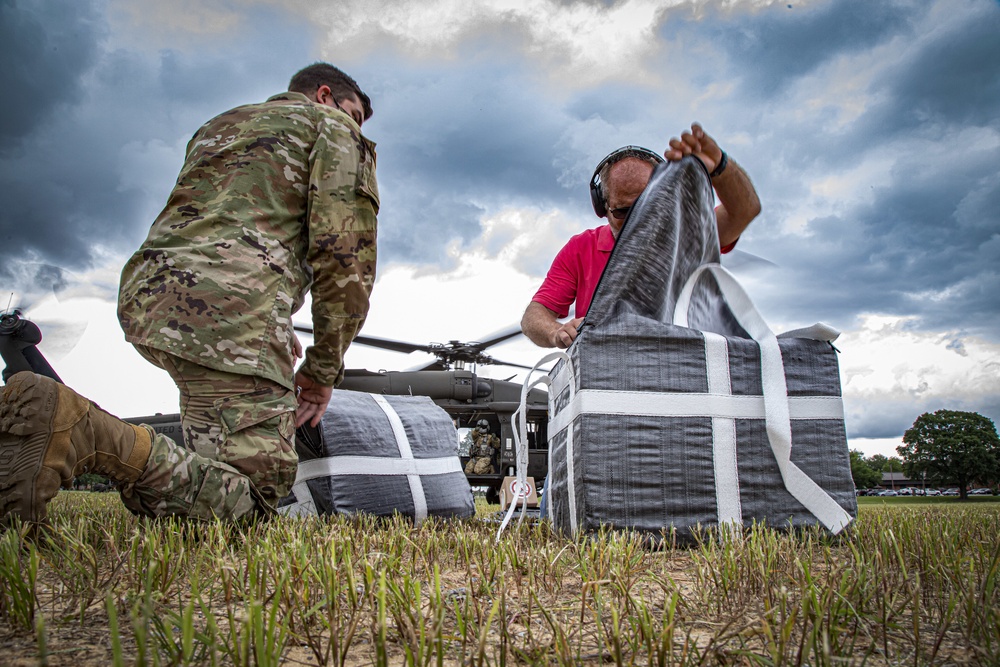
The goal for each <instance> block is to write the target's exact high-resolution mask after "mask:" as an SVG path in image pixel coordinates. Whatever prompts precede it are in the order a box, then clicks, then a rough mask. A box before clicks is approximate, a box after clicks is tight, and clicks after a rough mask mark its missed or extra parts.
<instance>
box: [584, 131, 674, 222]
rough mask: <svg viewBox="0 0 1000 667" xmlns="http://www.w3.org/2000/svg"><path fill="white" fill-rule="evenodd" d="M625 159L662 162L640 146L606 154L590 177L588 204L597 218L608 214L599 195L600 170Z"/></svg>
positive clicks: (619, 149) (661, 159) (651, 152)
mask: <svg viewBox="0 0 1000 667" xmlns="http://www.w3.org/2000/svg"><path fill="white" fill-rule="evenodd" d="M626 157H637V158H652V159H653V160H654V161H655V162H657V163H660V162H663V156H662V155H660V154H659V153H656V152H653V151H651V150H649V149H648V148H643V147H642V146H631V145H629V146H622V147H621V148H618V149H616V150H613V151H611V152H610V153H608V154H607V155H606V156H605V157H604V159H603V160H601V161H600V162H598V163H597V168H596V169H594V175H593V176H591V177H590V203H591V204H593V205H594V213H596V214H597V217H598V218H603V217H605V216H606V215H607V214H608V205H607V203H606V202H605V201H604V196H603V195H602V194H601V169H604V165H607V164H614V163H615V162H618V161H619V160H624V159H625V158H626Z"/></svg>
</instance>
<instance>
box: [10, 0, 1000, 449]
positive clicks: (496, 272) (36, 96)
mask: <svg viewBox="0 0 1000 667" xmlns="http://www.w3.org/2000/svg"><path fill="white" fill-rule="evenodd" d="M998 35H1000V3H998V2H996V0H939V1H933V0H922V1H905V0H904V1H891V0H886V1H884V2H877V3H876V2H870V0H806V1H802V0H783V1H782V2H759V1H751V0H746V1H744V0H725V1H721V0H714V1H706V2H699V1H697V0H692V1H687V2H681V1H671V0H627V1H624V2H610V1H601V0H593V1H587V2H584V1H581V2H573V1H569V0H562V1H557V0H531V1H530V2H529V1H527V0H483V1H481V2H468V1H460V0H425V1H420V2H418V1H416V0H412V1H410V0H379V1H376V0H339V1H338V2H335V3H334V2H316V1H314V0H274V1H270V0H242V1H239V2H237V1H236V0H0V54H2V59H3V60H2V62H3V63H4V67H2V68H0V89H2V90H4V98H5V100H6V101H5V103H4V104H3V105H2V106H0V289H2V294H3V303H2V304H0V309H3V308H6V307H7V302H8V301H9V300H10V301H11V302H12V303H13V304H14V305H17V306H21V307H23V308H25V309H26V311H27V312H28V314H29V315H30V316H32V317H34V318H35V319H36V321H38V322H40V323H43V326H45V331H46V332H47V333H48V337H47V338H46V340H45V341H44V342H43V344H42V346H41V347H42V350H43V352H45V353H46V354H47V356H48V357H50V359H51V360H52V361H53V362H54V364H55V365H56V367H57V370H59V372H60V373H61V375H62V376H63V378H64V379H65V380H66V381H67V382H68V383H69V384H70V385H72V386H74V387H75V388H77V389H78V390H80V391H82V392H83V393H85V394H87V395H89V396H91V397H92V398H94V399H96V400H97V401H98V402H100V403H101V404H102V405H103V406H104V407H105V408H107V409H109V410H111V411H113V412H117V413H118V414H122V415H136V414H149V413H152V412H157V411H162V412H172V411H175V410H176V395H175V390H174V388H173V386H172V384H171V383H170V381H169V379H168V378H166V376H165V374H163V373H162V372H161V371H157V370H155V369H152V368H151V367H150V366H149V365H148V364H146V363H145V362H143V361H142V360H141V359H140V358H139V357H138V356H137V355H136V354H135V353H134V352H132V351H131V348H130V347H129V346H128V345H126V344H125V343H124V342H123V339H122V335H121V332H120V330H119V329H118V327H117V322H116V320H115V314H114V300H115V297H116V292H117V281H118V272H119V271H120V268H121V266H122V264H123V263H124V261H125V259H126V258H127V257H128V255H129V254H131V252H132V251H133V250H134V249H135V248H136V247H137V246H138V244H139V243H140V242H141V241H142V239H143V238H144V237H145V234H146V231H147V229H148V227H149V225H150V223H151V222H152V220H153V218H154V217H155V215H156V213H157V212H158V211H159V209H160V208H161V207H162V205H163V203H164V201H165V199H166V196H167V194H168V192H169V190H170V187H171V186H172V185H173V181H174V179H175V177H176V174H177V171H178V169H179V167H180V165H181V162H182V159H183V149H184V146H185V144H186V143H187V141H188V139H189V138H190V136H191V135H192V133H193V132H194V131H195V130H196V129H197V128H198V126H199V125H200V124H201V123H202V122H204V121H205V120H207V119H208V118H210V117H211V116H214V115H215V114H217V113H219V112H221V111H224V110H226V109H228V108H230V107H232V106H236V105H239V104H244V103H249V102H255V101H260V100H263V99H265V98H266V97H268V96H269V95H271V94H273V93H275V92H278V91H281V90H284V89H285V87H286V85H287V81H288V78H289V77H290V75H291V74H292V73H293V72H294V71H296V70H297V69H299V68H300V67H302V66H304V65H306V64H309V63H311V62H314V61H316V60H325V61H329V62H332V63H334V64H336V65H338V66H340V67H342V68H343V69H345V70H346V71H348V72H349V73H350V74H352V75H353V76H354V77H355V78H356V79H357V81H358V82H359V84H360V85H361V87H362V88H363V89H364V90H365V91H366V92H368V93H369V94H370V96H371V98H372V102H373V106H374V108H375V115H374V116H373V118H372V119H371V121H370V122H368V123H366V124H365V128H364V129H365V133H366V134H367V135H368V136H369V137H370V138H372V139H373V140H374V141H376V142H377V143H378V153H379V167H378V177H379V185H380V190H381V192H382V197H383V199H382V210H381V213H380V215H379V225H380V229H379V252H380V256H379V280H378V282H377V284H376V288H375V294H374V299H373V306H372V313H371V317H370V318H369V321H368V324H367V325H366V327H365V333H367V334H369V335H374V336H380V337H387V338H398V339H403V340H407V341H411V342H417V343H428V342H432V341H434V342H446V341H448V340H452V339H461V340H475V339H477V338H481V337H483V336H484V335H485V334H487V333H489V332H491V331H495V330H497V329H500V328H502V327H505V326H508V325H510V324H513V323H516V322H517V321H518V320H519V319H520V315H521V313H522V311H523V309H524V306H525V305H526V304H527V302H528V301H529V300H530V298H531V295H532V294H533V292H534V290H535V288H536V287H537V285H538V284H539V283H540V281H541V279H542V277H543V276H544V274H545V272H546V270H547V269H548V265H549V263H550V262H551V260H552V257H553V256H554V254H555V252H556V251H557V250H558V248H559V247H560V246H561V244H562V243H563V242H564V241H565V239H567V238H568V237H569V236H571V235H572V234H574V233H577V232H579V231H582V230H583V229H586V228H588V227H593V226H596V225H597V224H599V223H600V222H602V221H599V220H598V219H597V218H596V217H594V215H593V212H592V210H591V209H590V204H589V198H588V193H587V181H588V179H589V177H590V174H591V171H592V170H593V168H594V165H595V164H596V162H597V161H598V160H599V159H600V158H601V157H603V156H604V155H605V154H607V153H608V152H610V151H611V150H613V149H614V148H616V147H618V146H620V145H624V144H630V143H631V144H641V145H645V146H648V147H650V148H653V149H655V150H660V151H662V150H663V149H664V147H665V146H666V144H667V141H668V140H669V139H670V137H671V136H676V135H678V134H679V133H680V132H681V131H682V130H684V129H685V128H686V127H688V126H689V125H690V123H691V122H692V121H699V122H701V123H702V124H703V126H704V127H705V129H706V130H707V131H708V132H709V133H710V134H712V135H713V136H714V137H715V138H716V139H717V141H718V142H719V144H720V145H721V146H722V147H723V148H724V149H725V150H726V151H727V152H728V153H729V154H730V155H731V156H732V157H733V158H735V159H736V160H738V161H739V163H740V164H742V165H743V166H744V168H745V169H746V171H747V172H748V173H749V174H750V176H751V178H752V180H753V181H754V183H755V185H756V188H757V190H758V192H759V195H760V199H761V202H762V205H763V212H762V214H761V215H760V217H759V218H758V219H757V220H756V221H754V223H753V224H752V225H751V227H750V228H749V230H748V231H747V232H746V233H745V235H744V237H743V239H742V240H741V241H740V244H739V246H738V252H736V253H734V254H733V255H732V256H731V257H727V262H728V263H729V264H730V266H731V267H732V268H733V270H734V271H735V272H736V273H737V275H738V276H739V277H740V279H741V280H742V281H743V283H744V285H745V286H746V287H747V289H748V291H749V292H750V294H751V296H752V297H753V298H754V300H755V301H756V303H757V305H758V306H759V308H760V309H761V311H762V312H763V313H764V315H765V317H766V318H767V319H768V321H769V322H770V323H771V325H772V327H773V328H774V330H775V331H778V332H780V331H783V330H787V329H791V328H795V327H798V326H803V325H808V324H811V323H813V322H816V321H822V322H826V323H829V324H831V325H833V326H834V327H836V328H838V329H840V330H841V331H843V335H842V336H841V338H840V340H839V341H838V348H839V349H840V350H841V374H842V380H843V384H844V394H845V401H846V410H847V426H848V435H849V438H850V440H851V445H852V447H855V448H859V449H861V450H862V451H865V452H866V453H875V452H883V453H890V454H894V450H893V448H894V446H895V444H897V443H898V442H899V438H900V437H901V435H902V433H903V431H905V430H906V428H908V427H909V426H910V425H911V424H912V423H913V420H914V419H915V418H916V417H917V416H918V415H919V414H921V413H922V412H925V411H929V410H936V409H939V408H949V409H958V410H974V411H978V412H980V413H982V414H985V415H987V416H988V417H990V418H992V419H993V420H994V421H996V420H998V419H1000V281H998V274H997V272H998V260H1000V38H998ZM303 315H304V314H303ZM303 321H305V320H303ZM491 352H492V353H493V354H494V355H495V356H497V357H501V358H503V359H507V360H512V361H519V362H522V363H533V362H534V361H535V360H537V359H538V358H539V357H540V356H541V353H542V351H541V350H539V349H538V348H534V347H533V346H532V345H531V344H530V343H527V342H526V341H523V340H522V341H520V342H517V341H515V342H513V343H510V344H506V345H503V346H498V347H496V348H493V349H492V350H491ZM348 362H349V365H351V366H352V367H362V366H363V367H368V368H388V369H398V368H405V367H408V366H410V365H412V364H413V363H415V362H414V359H412V358H409V357H407V356H406V355H401V354H398V353H389V352H383V351H372V350H370V349H363V348H360V347H359V346H355V348H352V350H351V351H350V352H349V355H348ZM481 370H482V369H481ZM489 371H490V372H491V374H493V375H494V376H509V375H510V374H512V373H513V372H514V371H513V370H511V371H508V370H507V369H498V368H496V367H493V368H490V369H489Z"/></svg>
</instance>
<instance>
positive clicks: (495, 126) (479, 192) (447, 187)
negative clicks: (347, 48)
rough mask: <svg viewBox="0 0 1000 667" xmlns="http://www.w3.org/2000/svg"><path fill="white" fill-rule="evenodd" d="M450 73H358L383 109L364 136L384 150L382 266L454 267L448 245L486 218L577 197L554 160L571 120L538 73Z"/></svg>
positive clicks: (378, 65)
mask: <svg viewBox="0 0 1000 667" xmlns="http://www.w3.org/2000/svg"><path fill="white" fill-rule="evenodd" d="M444 67H445V71H444V73H442V64H441V63H439V62H435V63H430V64H428V65H426V66H425V67H421V65H420V64H413V65H409V66H405V65H402V64H401V63H399V62H397V61H393V62H392V63H391V64H390V63H388V62H383V61H379V60H377V59H376V60H374V61H371V62H367V63H365V65H364V66H363V67H361V68H358V71H357V73H356V74H355V72H354V71H353V70H351V71H352V74H353V75H355V76H356V78H357V79H358V81H359V83H361V85H362V87H364V88H365V89H366V91H367V92H369V93H370V94H371V95H372V99H373V104H374V105H375V116H374V117H373V119H372V122H371V124H370V128H369V125H366V126H365V130H366V133H368V134H369V135H370V136H371V137H372V138H373V139H374V140H375V141H377V142H378V143H379V148H378V150H379V153H378V156H379V157H378V160H379V162H378V173H379V184H380V190H381V195H382V208H381V210H380V212H379V249H380V261H381V260H382V259H384V260H385V261H387V262H395V261H403V262H412V263H417V264H430V265H432V264H441V263H447V261H448V260H447V256H446V245H447V243H448V242H449V241H451V240H455V239H457V240H460V241H461V242H463V243H466V242H469V241H471V240H472V239H474V238H476V237H478V236H479V234H480V233H481V226H480V222H481V219H482V217H483V216H484V214H487V213H491V212H496V211H498V210H500V209H501V208H503V207H504V206H525V205H534V206H541V207H547V206H555V205H561V206H568V205H571V204H570V202H571V201H572V199H573V198H574V197H573V195H574V194H577V193H567V191H566V190H565V189H564V188H562V187H561V186H560V185H559V184H558V179H559V173H560V172H559V170H558V169H557V168H556V166H555V161H554V158H555V156H556V154H557V152H558V151H557V148H556V144H557V142H558V141H559V138H560V137H561V135H562V132H563V130H564V127H565V124H566V118H565V117H564V115H563V114H562V112H561V111H560V110H559V108H558V107H555V106H553V105H551V104H546V103H545V99H546V96H545V94H544V91H543V90H540V89H538V88H536V87H535V84H533V83H530V82H531V81H532V77H531V76H530V75H528V74H527V73H525V72H524V71H521V70H520V69H519V68H518V67H517V65H516V64H513V63H512V64H511V66H510V69H508V70H504V71H493V72H492V73H491V75H490V76H484V74H483V65H482V64H481V63H478V62H469V63H466V64H458V63H453V64H448V65H445V66H444ZM365 81H370V82H371V85H370V86H366V85H365V83H364V82H365ZM579 203H580V204H582V203H583V202H582V200H581V201H580V202H579Z"/></svg>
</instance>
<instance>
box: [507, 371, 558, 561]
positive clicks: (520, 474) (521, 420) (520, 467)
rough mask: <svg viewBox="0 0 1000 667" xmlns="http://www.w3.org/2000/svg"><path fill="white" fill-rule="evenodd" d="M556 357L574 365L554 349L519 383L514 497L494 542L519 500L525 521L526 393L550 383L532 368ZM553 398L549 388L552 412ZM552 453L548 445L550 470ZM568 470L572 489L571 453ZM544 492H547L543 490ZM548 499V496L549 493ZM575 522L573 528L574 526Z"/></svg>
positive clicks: (522, 517)
mask: <svg viewBox="0 0 1000 667" xmlns="http://www.w3.org/2000/svg"><path fill="white" fill-rule="evenodd" d="M558 359H562V360H564V361H565V362H566V363H567V364H568V365H569V366H570V368H572V366H573V362H572V361H571V360H570V358H569V355H568V354H566V353H565V352H553V353H552V354H547V355H545V356H544V357H542V358H541V359H539V360H538V363H536V364H535V365H534V366H533V367H532V369H531V370H530V371H528V374H527V375H526V376H525V378H524V384H523V385H521V404H520V405H519V406H518V408H517V411H516V412H515V413H514V451H515V453H516V456H517V468H516V474H517V478H516V482H515V484H514V499H513V500H512V501H511V503H510V506H509V507H508V508H507V514H506V515H505V516H504V518H503V521H502V522H501V523H500V528H498V529H497V542H499V541H500V534H501V533H503V531H504V529H505V528H506V527H507V524H508V523H510V519H511V517H512V516H513V515H514V510H515V509H516V507H517V504H518V502H519V501H520V503H521V517H520V518H519V519H518V522H520V521H524V515H525V511H526V510H527V509H528V494H529V492H530V490H531V489H530V487H529V486H528V394H529V393H530V392H531V390H532V389H534V388H535V387H537V386H538V385H540V384H544V385H545V386H546V387H551V385H552V378H551V377H549V376H548V375H543V376H541V377H539V378H537V379H536V380H532V379H531V376H532V374H534V373H535V371H537V370H539V368H540V367H541V366H544V365H545V364H547V363H549V362H550V361H556V360H558ZM572 391H573V385H572V384H571V385H570V392H571V393H572ZM554 400H555V396H554V392H553V391H551V390H550V391H549V414H552V406H553V402H554ZM572 437H573V434H572V429H571V430H570V433H569V435H568V438H569V439H572ZM569 439H568V440H567V451H568V452H569V453H570V454H571V453H572V443H571V442H570V440H569ZM551 465H552V457H551V449H550V455H549V466H550V468H549V470H550V471H551V470H552V468H551ZM569 466H570V468H569V470H570V485H571V486H570V488H571V489H572V471H573V460H572V456H570V457H569ZM546 493H547V492H546ZM549 499H550V500H551V496H550V497H549ZM571 508H572V510H573V512H574V514H573V518H574V519H575V510H576V508H575V506H573V505H572V500H571ZM575 525H576V524H575V523H574V530H575Z"/></svg>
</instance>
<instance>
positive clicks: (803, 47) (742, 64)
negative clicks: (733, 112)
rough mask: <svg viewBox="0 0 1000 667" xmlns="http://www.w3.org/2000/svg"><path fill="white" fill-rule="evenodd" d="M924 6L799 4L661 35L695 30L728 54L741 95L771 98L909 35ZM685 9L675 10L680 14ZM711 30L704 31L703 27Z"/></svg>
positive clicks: (841, 0)
mask: <svg viewBox="0 0 1000 667" xmlns="http://www.w3.org/2000/svg"><path fill="white" fill-rule="evenodd" d="M925 9H926V8H925V6H924V5H923V4H922V3H915V2H899V1H896V2H870V1H869V0H827V1H826V2H821V3H816V4H808V5H804V6H799V5H795V4H792V5H791V6H790V7H789V6H788V5H786V4H772V5H769V6H767V7H766V8H764V9H761V10H759V11H757V12H753V13H750V14H747V13H743V12H727V13H725V14H724V13H722V12H718V13H715V12H712V11H711V10H708V13H709V14H710V17H711V18H710V21H706V20H705V18H702V19H701V20H699V21H697V22H691V21H689V20H683V19H681V20H679V21H667V22H666V23H665V24H664V31H665V34H666V35H667V36H668V37H670V38H672V39H679V38H680V37H681V35H682V33H684V32H686V31H689V30H693V31H695V33H696V34H697V33H703V34H704V39H705V41H707V42H708V43H710V44H712V45H713V48H714V49H716V50H719V51H723V52H725V53H726V55H727V57H728V59H729V60H730V62H731V63H733V64H734V66H735V67H736V68H737V69H738V76H739V79H740V81H741V83H742V87H743V92H744V94H746V95H747V96H748V97H750V98H761V97H770V96H773V95H774V94H775V93H778V92H780V91H781V90H782V89H784V88H785V87H786V86H788V85H789V84H791V83H793V82H794V81H796V80H798V79H800V78H802V77H805V76H808V75H809V74H811V73H813V72H815V71H816V69H818V68H819V67H821V66H822V65H824V64H825V63H827V62H829V61H830V60H831V59H833V58H836V57H839V56H841V55H844V54H851V53H856V52H859V51H864V50H867V49H870V48H872V47H873V46H876V45H878V44H881V43H884V42H885V41H887V40H888V39H891V38H893V37H896V36H900V35H903V36H905V35H910V34H911V33H912V30H913V26H914V23H915V22H916V20H918V19H919V17H920V15H921V14H922V13H923V12H924V11H925ZM683 11H687V10H686V8H685V9H679V10H677V13H678V14H680V13H681V12H683ZM705 24H707V25H709V26H711V27H710V28H708V30H705V28H703V27H702V26H703V25H705Z"/></svg>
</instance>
